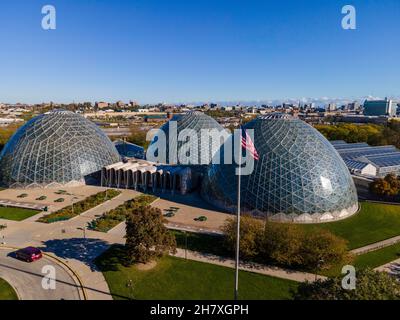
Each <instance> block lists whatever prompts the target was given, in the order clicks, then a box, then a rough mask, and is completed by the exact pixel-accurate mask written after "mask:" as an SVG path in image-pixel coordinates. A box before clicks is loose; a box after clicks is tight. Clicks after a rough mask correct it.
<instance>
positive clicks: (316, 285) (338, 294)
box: [293, 269, 400, 300]
mask: <svg viewBox="0 0 400 320" xmlns="http://www.w3.org/2000/svg"><path fill="white" fill-rule="evenodd" d="M293 297H294V299H296V300H399V299H400V284H399V282H398V281H397V279H396V278H395V277H393V276H390V275H389V274H387V273H384V272H379V271H373V270H371V269H366V270H363V271H359V272H358V273H357V274H356V289H355V290H345V289H343V288H342V277H335V278H330V279H327V280H318V281H315V282H313V283H309V282H304V283H302V284H300V286H299V287H298V289H297V292H294V293H293Z"/></svg>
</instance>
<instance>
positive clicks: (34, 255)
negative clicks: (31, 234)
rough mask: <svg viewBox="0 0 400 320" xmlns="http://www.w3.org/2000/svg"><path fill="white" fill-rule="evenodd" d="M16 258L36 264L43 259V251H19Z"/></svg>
mask: <svg viewBox="0 0 400 320" xmlns="http://www.w3.org/2000/svg"><path fill="white" fill-rule="evenodd" d="M15 257H16V258H17V259H19V260H22V261H26V262H34V261H36V260H39V259H41V258H42V257H43V255H42V251H41V250H40V249H38V248H35V247H27V248H24V249H19V250H18V251H16V252H15Z"/></svg>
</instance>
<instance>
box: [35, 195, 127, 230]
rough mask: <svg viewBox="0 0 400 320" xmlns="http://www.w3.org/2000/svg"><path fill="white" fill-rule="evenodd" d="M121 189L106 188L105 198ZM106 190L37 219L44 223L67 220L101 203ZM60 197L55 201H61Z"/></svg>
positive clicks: (111, 196) (112, 196)
mask: <svg viewBox="0 0 400 320" xmlns="http://www.w3.org/2000/svg"><path fill="white" fill-rule="evenodd" d="M120 193H121V191H118V190H114V189H111V190H108V191H107V199H110V198H114V197H116V196H117V195H119V194H120ZM105 195H106V192H105V191H102V192H99V193H97V194H94V195H91V196H89V197H87V198H86V199H84V200H81V201H79V202H77V203H74V205H73V208H72V205H70V206H67V207H65V208H62V209H60V210H58V211H56V212H53V213H50V214H48V215H45V216H43V217H41V218H39V219H38V221H39V222H44V223H52V222H56V221H61V220H68V219H71V218H73V217H75V216H77V215H80V214H81V213H82V212H85V211H87V210H89V209H92V208H94V207H96V206H98V205H100V204H102V203H103V202H104V201H106V200H107V199H106V197H105ZM61 199H63V198H60V199H57V200H55V202H62V201H64V199H63V200H62V201H61Z"/></svg>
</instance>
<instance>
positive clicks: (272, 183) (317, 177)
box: [202, 114, 358, 223]
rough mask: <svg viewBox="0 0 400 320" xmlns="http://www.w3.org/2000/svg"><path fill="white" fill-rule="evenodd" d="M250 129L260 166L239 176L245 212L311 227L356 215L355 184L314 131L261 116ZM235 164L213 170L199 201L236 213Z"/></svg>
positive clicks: (298, 122)
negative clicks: (311, 225)
mask: <svg viewBox="0 0 400 320" xmlns="http://www.w3.org/2000/svg"><path fill="white" fill-rule="evenodd" d="M245 128H246V129H254V144H255V147H256V149H257V151H258V154H259V158H260V159H259V161H255V163H254V171H253V173H252V174H251V175H249V176H242V181H241V198H242V199H241V206H242V207H243V209H244V211H247V212H250V213H252V214H254V215H258V216H268V217H269V218H270V219H272V220H278V221H288V222H299V223H314V222H327V221H332V220H338V219H343V218H345V217H348V216H350V215H352V214H354V213H355V212H356V211H357V210H358V201H357V193H356V189H355V186H354V182H353V179H352V178H351V175H350V173H349V171H348V169H347V167H346V165H345V164H344V162H343V160H342V159H341V157H340V156H339V154H338V153H337V152H336V150H335V149H334V148H333V146H332V145H331V144H330V142H329V141H328V140H326V139H325V137H323V136H322V135H321V134H320V133H319V132H318V131H317V130H316V129H314V128H313V127H312V126H310V125H308V124H306V123H305V122H303V121H301V120H299V119H296V118H293V117H290V116H288V115H281V114H272V115H268V116H264V117H259V118H257V119H255V120H253V121H251V122H250V123H248V124H247V125H246V126H245ZM235 168H236V166H235V165H211V166H210V168H209V170H208V173H207V175H206V176H205V179H203V185H202V196H203V197H204V199H206V200H207V201H208V202H210V203H213V204H214V205H216V206H218V207H220V208H222V209H225V210H228V211H231V212H234V210H236V202H237V176H236V175H235Z"/></svg>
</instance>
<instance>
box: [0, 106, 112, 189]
mask: <svg viewBox="0 0 400 320" xmlns="http://www.w3.org/2000/svg"><path fill="white" fill-rule="evenodd" d="M119 159H120V157H119V154H118V152H117V150H116V148H115V146H114V144H113V143H112V142H111V141H110V139H109V138H108V137H107V136H106V135H105V134H104V133H103V132H102V130H101V129H100V128H98V127H97V126H96V125H95V124H94V123H92V122H90V121H89V120H87V119H85V118H84V117H82V116H81V115H78V114H75V113H73V112H69V111H51V112H48V113H45V114H42V115H39V116H37V117H35V118H33V119H32V120H30V121H29V122H27V123H26V124H25V125H24V126H22V127H21V128H20V129H19V130H18V131H17V132H16V133H15V134H14V135H13V136H12V137H11V139H10V140H9V142H8V143H7V144H6V146H5V147H4V149H3V151H2V153H1V155H0V181H1V184H2V185H4V186H7V187H46V186H56V185H69V184H71V185H74V184H77V183H82V182H84V178H85V176H88V175H90V174H92V173H94V172H97V171H99V170H101V169H102V167H104V166H106V165H109V164H112V163H115V162H118V161H119Z"/></svg>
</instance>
